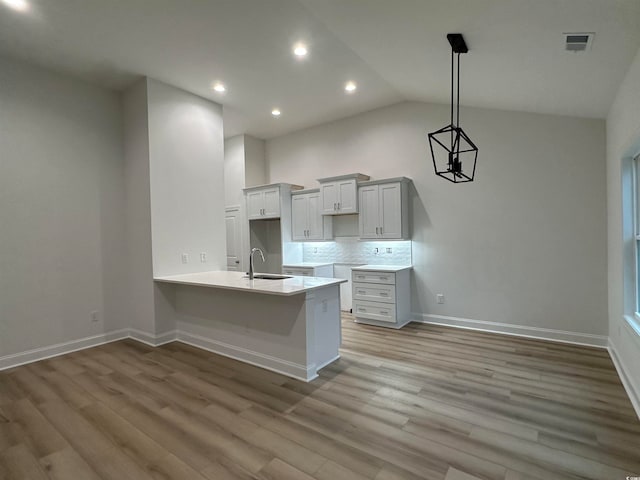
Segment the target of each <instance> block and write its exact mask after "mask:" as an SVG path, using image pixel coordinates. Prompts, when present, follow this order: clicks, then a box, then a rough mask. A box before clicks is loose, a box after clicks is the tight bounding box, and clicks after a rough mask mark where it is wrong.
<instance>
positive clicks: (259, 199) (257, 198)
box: [247, 190, 264, 220]
mask: <svg viewBox="0 0 640 480" xmlns="http://www.w3.org/2000/svg"><path fill="white" fill-rule="evenodd" d="M263 207H264V192H263V191H262V190H256V191H253V192H249V193H247V218H248V219H249V220H255V219H257V218H262V209H263Z"/></svg>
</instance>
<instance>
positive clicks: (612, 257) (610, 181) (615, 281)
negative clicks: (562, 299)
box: [607, 50, 640, 415]
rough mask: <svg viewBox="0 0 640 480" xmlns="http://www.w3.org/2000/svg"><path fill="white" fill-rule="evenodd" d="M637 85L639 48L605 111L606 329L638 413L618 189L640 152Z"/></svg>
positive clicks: (628, 242) (637, 338) (627, 256)
mask: <svg viewBox="0 0 640 480" xmlns="http://www.w3.org/2000/svg"><path fill="white" fill-rule="evenodd" d="M638 85H640V50H639V51H638V53H637V54H636V57H635V60H634V61H633V63H632V64H631V67H630V68H629V71H628V72H627V74H626V76H625V78H624V80H623V82H622V84H621V85H620V89H619V90H618V93H617V96H616V99H615V101H614V103H613V105H612V106H611V110H610V111H609V115H608V117H607V202H608V203H607V205H608V212H607V213H608V215H607V218H608V229H607V231H608V235H609V242H608V265H609V272H608V273H609V335H610V342H611V344H612V347H613V348H612V349H613V350H614V355H615V356H616V360H617V361H618V362H619V366H622V370H623V375H622V376H623V378H624V379H625V382H626V386H627V388H628V390H631V396H632V398H633V400H634V402H635V406H636V410H637V411H638V414H639V415H640V335H639V334H638V333H636V332H635V331H634V330H633V329H632V328H631V325H630V324H629V323H628V322H627V321H625V319H624V316H625V314H626V315H628V316H629V317H632V315H633V311H634V310H635V308H634V292H633V278H632V277H633V275H634V268H633V241H634V240H633V233H634V232H633V228H632V218H631V209H630V208H629V202H626V208H625V209H623V203H622V200H623V193H624V194H627V195H628V194H629V187H630V173H631V172H630V169H629V166H630V164H631V157H632V156H633V155H637V154H639V153H640V115H638V113H639V112H640V90H639V89H638ZM623 181H624V185H625V190H626V191H625V192H623V188H622V187H623ZM623 212H624V215H625V216H624V217H623ZM623 219H624V220H625V221H624V222H623Z"/></svg>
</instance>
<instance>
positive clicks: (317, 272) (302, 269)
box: [282, 263, 333, 278]
mask: <svg viewBox="0 0 640 480" xmlns="http://www.w3.org/2000/svg"><path fill="white" fill-rule="evenodd" d="M282 273H283V274H284V275H294V276H297V277H325V278H333V264H332V263H326V264H306V265H305V264H304V263H302V264H301V263H296V264H290V265H282Z"/></svg>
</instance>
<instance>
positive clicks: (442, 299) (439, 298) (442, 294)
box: [436, 293, 444, 303]
mask: <svg viewBox="0 0 640 480" xmlns="http://www.w3.org/2000/svg"><path fill="white" fill-rule="evenodd" d="M436 298H437V299H438V303H444V293H438V294H437V295H436Z"/></svg>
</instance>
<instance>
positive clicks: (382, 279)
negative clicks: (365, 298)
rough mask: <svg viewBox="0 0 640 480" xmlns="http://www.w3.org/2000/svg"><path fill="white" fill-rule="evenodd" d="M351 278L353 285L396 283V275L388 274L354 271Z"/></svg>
mask: <svg viewBox="0 0 640 480" xmlns="http://www.w3.org/2000/svg"><path fill="white" fill-rule="evenodd" d="M351 278H352V280H353V283H361V282H365V283H386V284H389V285H395V283H396V274H395V273H388V272H375V271H360V270H354V271H352V272H351Z"/></svg>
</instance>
